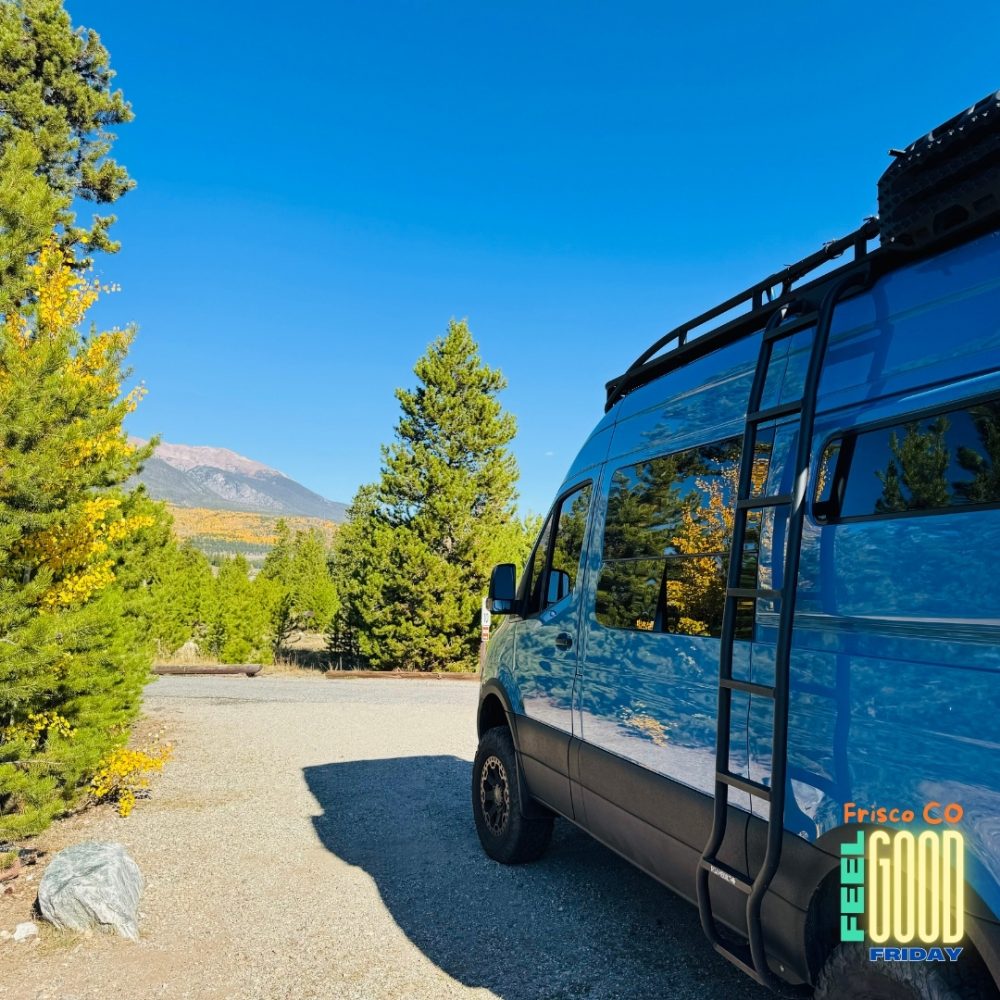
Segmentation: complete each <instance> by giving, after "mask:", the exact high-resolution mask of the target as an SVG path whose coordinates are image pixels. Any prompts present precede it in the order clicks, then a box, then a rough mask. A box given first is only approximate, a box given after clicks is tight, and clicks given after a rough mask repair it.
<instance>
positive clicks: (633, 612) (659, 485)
mask: <svg viewBox="0 0 1000 1000" xmlns="http://www.w3.org/2000/svg"><path fill="white" fill-rule="evenodd" d="M739 460H740V442H739V441H737V440H730V441H723V442H720V443H717V444H710V445H704V446H702V447H700V448H692V449H691V450H689V451H683V452H678V453H676V454H673V455H665V456H663V457H662V458H654V459H650V460H648V461H645V462H639V463H638V464H636V465H630V466H626V467H625V468H622V469H618V470H617V471H616V472H615V473H614V475H613V477H612V479H611V487H610V492H609V494H608V508H607V517H606V519H605V527H604V547H603V563H602V567H601V575H600V578H599V581H598V589H597V602H596V609H595V610H596V614H597V620H598V621H599V622H601V623H602V624H603V625H608V626H610V627H612V628H624V629H638V630H640V631H647V632H675V633H681V634H684V635H703V636H718V635H719V634H720V633H721V629H722V610H723V598H724V595H725V588H726V574H727V569H728V561H729V552H728V549H729V544H730V539H731V537H732V531H733V508H734V504H735V497H736V488H737V483H738V479H739ZM761 462H762V463H763V465H762V469H763V474H765V475H766V462H767V459H766V456H765V457H763V458H762V459H761ZM756 473H757V470H756V469H755V479H756V478H758V476H757V475H756ZM748 540H749V542H750V546H751V548H752V547H753V545H754V543H755V541H756V529H755V528H754V529H752V530H751V531H750V532H749V533H748ZM755 558H756V557H755V556H754V555H752V554H751V555H750V556H749V557H748V558H747V559H745V560H744V569H745V570H746V569H747V568H748V563H750V562H753V564H754V568H755V565H756V563H755ZM745 629H746V622H745V621H744V627H743V628H742V629H740V630H739V631H740V633H741V634H742V633H744V632H745Z"/></svg>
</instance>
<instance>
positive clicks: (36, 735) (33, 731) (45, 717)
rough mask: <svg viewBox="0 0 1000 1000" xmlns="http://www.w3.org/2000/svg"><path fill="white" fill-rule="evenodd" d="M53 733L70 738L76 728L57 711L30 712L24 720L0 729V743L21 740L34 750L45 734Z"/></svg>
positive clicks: (74, 734)
mask: <svg viewBox="0 0 1000 1000" xmlns="http://www.w3.org/2000/svg"><path fill="white" fill-rule="evenodd" d="M53 734H54V735H56V736H63V737H65V738H66V739H68V740H71V739H72V738H73V737H74V736H76V730H75V729H74V728H73V727H72V726H71V725H70V724H69V720H68V719H67V718H66V717H65V716H62V715H60V714H59V713H58V712H32V713H31V714H30V715H29V716H28V718H27V719H25V721H24V722H15V723H14V724H13V725H10V726H6V727H4V728H3V729H0V743H11V742H14V741H15V740H17V741H20V740H23V741H24V742H26V743H27V744H28V747H29V749H31V750H34V749H36V748H37V747H38V746H39V744H41V742H42V741H43V740H44V739H45V738H46V737H47V736H49V735H53Z"/></svg>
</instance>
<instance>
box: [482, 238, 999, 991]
mask: <svg viewBox="0 0 1000 1000" xmlns="http://www.w3.org/2000/svg"><path fill="white" fill-rule="evenodd" d="M998 317H1000V233H996V232H990V233H987V234H986V235H981V236H978V237H977V238H976V239H974V240H971V241H970V242H967V243H965V244H963V245H959V246H955V247H953V248H951V249H947V250H945V251H943V252H941V253H938V254H936V255H935V256H932V257H929V258H926V259H919V260H916V261H915V262H913V263H912V264H908V265H905V266H900V267H897V268H895V269H892V270H889V271H887V272H886V273H884V274H882V275H880V276H879V277H878V279H877V280H876V281H874V283H872V284H870V286H869V287H867V288H865V290H863V291H861V292H860V293H858V294H854V295H851V296H847V297H845V298H844V299H843V300H842V301H841V302H840V303H839V304H838V305H837V306H836V308H835V311H834V314H833V319H832V324H831V327H830V339H829V346H828V349H827V352H826V356H825V364H824V367H823V369H822V375H821V379H820V382H819V388H818V392H817V396H816V404H817V405H816V416H815V424H814V432H813V434H812V437H811V440H810V452H811V461H810V470H811V472H810V480H809V482H808V484H807V486H806V490H807V507H806V520H805V526H804V531H803V538H802V544H801V563H800V567H799V574H798V578H797V599H796V605H795V618H794V630H793V632H792V653H791V660H790V685H791V689H790V701H789V732H788V781H787V792H786V802H785V809H784V828H785V832H786V839H788V838H790V840H789V843H788V846H786V849H785V852H784V854H783V856H782V857H783V860H782V867H781V869H780V870H779V874H778V877H777V879H776V881H775V882H774V884H773V886H772V888H771V890H770V892H769V895H768V898H767V899H766V900H765V905H764V911H763V912H764V918H765V933H766V935H767V938H768V942H769V944H768V947H769V951H770V954H771V956H772V958H774V959H776V960H777V961H780V962H781V963H783V972H782V975H783V976H784V978H786V979H788V980H790V981H792V982H813V981H814V979H815V976H816V967H815V965H814V963H815V961H816V960H817V959H816V957H815V955H812V954H811V953H809V949H810V947H812V946H811V945H809V946H807V945H806V944H804V942H805V941H806V940H807V936H808V935H807V933H806V925H807V920H808V921H813V920H815V919H817V918H816V917H815V915H814V914H812V915H811V914H810V907H811V906H813V905H814V902H815V898H816V895H815V894H816V893H817V892H818V891H819V889H820V888H821V884H822V882H823V879H824V878H825V877H826V876H827V875H828V874H829V873H830V872H832V871H833V870H834V869H835V867H836V855H837V850H838V844H839V836H840V834H839V831H840V830H841V828H842V826H843V815H844V805H845V804H846V803H849V802H853V803H858V804H860V805H862V806H864V807H870V806H872V805H887V806H888V805H893V804H905V805H907V806H911V807H913V808H915V809H918V810H919V809H921V808H922V807H923V804H924V803H926V802H929V801H937V802H940V803H949V802H957V803H960V804H961V805H962V807H963V808H964V818H963V821H962V827H961V829H962V831H963V833H964V834H965V837H966V843H967V851H968V854H967V869H968V880H969V886H970V892H969V894H968V909H969V911H970V912H971V913H973V914H974V915H975V916H976V917H977V918H978V920H977V922H975V923H974V924H973V925H971V926H972V929H971V930H970V934H973V935H975V940H974V941H973V944H974V945H975V947H976V948H978V949H979V951H980V953H981V954H982V955H983V956H984V958H987V959H989V954H990V949H991V948H993V949H997V954H1000V931H998V928H997V914H1000V726H998V720H1000V583H998V574H997V562H996V558H997V557H996V554H997V553H1000V321H998ZM814 333H815V329H808V328H807V329H803V330H801V331H799V332H797V333H795V334H794V335H792V336H789V337H788V338H787V339H786V340H784V341H782V342H780V344H779V345H778V346H777V347H776V350H775V354H774V356H773V357H772V359H771V363H770V366H769V368H768V371H767V379H766V382H765V384H764V389H763V397H762V399H763V402H762V406H761V409H764V408H766V407H779V406H780V405H781V404H782V403H786V402H789V401H794V400H798V399H800V398H801V397H802V395H803V392H804V389H805V384H804V379H805V374H806V370H807V362H808V358H809V353H810V347H811V338H812V336H813V334H814ZM760 342H761V334H760V333H759V332H758V333H757V334H755V335H752V336H746V337H743V338H742V339H738V340H736V341H735V342H733V343H730V344H728V345H726V346H722V347H720V348H719V349H717V350H715V351H713V352H712V353H710V354H707V355H706V356H703V357H700V358H698V359H696V360H694V361H692V362H691V363H689V364H685V365H683V366H680V367H677V368H676V369H675V370H673V371H670V372H668V373H667V374H665V375H663V376H662V377H659V378H656V379H654V380H652V381H649V382H648V383H647V384H644V385H641V386H639V387H638V388H635V389H634V390H633V391H631V392H630V393H629V394H627V395H625V396H624V397H623V398H621V399H620V400H618V401H617V402H616V403H615V405H613V406H612V407H611V408H610V410H609V411H608V412H607V414H606V415H605V416H604V418H603V419H602V420H601V421H600V423H599V424H598V426H597V428H596V429H595V431H594V434H593V435H592V437H591V439H590V440H589V441H588V443H587V444H586V445H585V446H584V448H583V449H582V451H581V453H580V456H579V457H578V458H577V460H576V461H575V462H574V463H573V465H572V466H571V468H570V470H569V472H568V474H567V476H566V479H565V482H564V486H563V488H562V489H561V490H560V492H559V500H558V501H557V504H556V507H555V508H554V511H553V517H552V518H551V519H550V521H549V522H547V524H546V528H545V531H546V532H548V535H545V536H544V537H543V540H542V544H541V545H540V546H539V549H538V552H536V555H535V556H534V557H533V558H534V565H533V566H532V565H531V564H529V567H528V570H527V571H526V572H525V574H524V575H523V577H522V586H521V594H520V595H519V596H520V597H521V598H522V601H527V602H528V603H524V604H523V606H522V611H521V614H520V616H519V617H517V618H516V620H513V619H512V620H508V621H506V622H505V623H504V624H503V625H502V626H501V628H500V629H499V631H498V632H497V633H496V636H495V638H494V639H493V640H492V642H491V647H490V650H489V655H488V657H487V660H486V666H485V670H484V682H483V699H484V702H483V703H484V704H486V702H487V700H488V699H489V698H490V697H496V698H497V699H498V700H499V701H501V702H502V703H503V705H504V708H505V710H507V711H508V712H509V713H510V722H511V727H512V729H516V737H517V740H518V742H519V743H520V744H523V745H521V746H519V748H518V749H519V752H520V754H521V758H522V759H524V760H528V763H527V765H526V768H525V775H526V777H527V779H528V790H529V791H530V792H531V794H533V795H535V796H536V797H537V798H539V799H541V800H542V801H543V802H544V803H545V804H546V805H548V806H550V807H552V808H555V809H556V810H557V811H558V812H560V813H562V814H563V815H565V816H566V817H568V818H569V819H571V820H573V821H575V822H576V823H578V824H580V825H581V826H583V827H585V828H586V829H588V830H589V831H590V832H592V833H593V834H594V835H595V836H597V837H598V838H599V839H601V840H603V841H604V842H606V843H608V844H609V845H610V846H612V847H614V848H615V849H616V850H618V851H620V852H621V853H623V854H624V855H625V856H627V857H629V858H630V859H632V860H633V861H635V862H636V863H637V864H639V865H640V867H642V868H644V869H645V870H646V871H648V872H649V873H650V874H652V875H654V876H655V877H657V878H660V879H661V880H663V881H665V882H666V883H667V884H669V885H671V887H672V888H674V889H675V890H676V891H678V892H679V893H681V894H682V895H685V896H687V897H689V898H692V897H693V896H694V884H695V871H696V867H697V864H698V859H699V856H700V854H701V851H702V849H703V848H704V846H705V843H706V839H707V835H708V829H709V827H710V826H711V819H710V816H711V807H712V799H711V797H712V795H713V792H714V788H715V781H716V777H715V771H716V736H717V733H716V724H717V705H718V699H719V657H720V638H719V637H720V634H721V633H722V621H723V602H724V597H725V589H726V572H727V567H728V565H729V561H730V548H731V545H730V542H731V537H732V533H733V511H734V507H735V499H736V489H737V483H738V482H739V468H740V460H741V455H740V450H741V440H742V435H743V429H744V425H745V421H746V415H747V400H748V397H749V393H750V385H751V381H752V379H753V375H754V370H755V366H756V360H757V357H758V353H759V348H760ZM798 426H799V425H798V417H797V416H796V415H789V416H786V417H782V416H780V415H779V416H776V417H775V419H774V420H772V421H771V422H770V424H769V425H767V426H765V427H764V428H762V431H761V433H760V434H759V435H758V441H757V450H756V453H755V454H754V456H753V460H752V465H751V471H752V487H751V488H752V491H753V493H754V495H760V496H773V495H775V494H790V493H791V492H792V490H793V488H794V486H795V484H794V482H793V478H794V462H793V456H794V453H795V448H796V446H797V443H798V442H797V437H798ZM567 498H569V499H568V500H567ZM567 502H570V503H571V510H572V516H571V517H570V518H565V517H564V518H562V522H563V523H562V524H560V511H561V510H562V509H563V508H564V506H565V504H566V503H567ZM785 522H786V519H785V518H784V517H783V516H782V515H781V514H780V513H779V512H777V511H776V509H775V508H774V507H771V508H764V509H761V510H759V511H755V512H754V513H753V514H752V515H751V516H750V519H749V522H748V526H747V536H746V545H745V546H744V552H743V557H742V563H741V565H742V570H743V576H742V577H741V579H740V586H741V587H744V588H747V589H752V588H761V589H768V588H770V589H775V590H777V589H778V588H780V587H781V586H782V583H783V581H782V569H783V564H784V557H785V532H786V525H785ZM553 532H554V533H555V540H554V542H553V541H552V537H551V536H552V534H553ZM547 545H548V546H550V547H552V550H553V551H554V553H555V555H554V556H553V557H552V559H551V560H550V562H549V564H548V565H549V566H550V567H551V568H553V569H556V568H557V569H561V570H563V571H566V572H568V573H569V575H570V577H571V586H570V588H569V590H568V591H567V593H565V594H552V595H550V596H552V597H553V598H554V599H553V600H551V601H546V600H544V599H542V600H540V601H535V603H534V604H532V603H530V595H529V594H528V593H527V589H526V588H527V587H528V582H527V581H529V580H530V579H531V574H532V573H535V574H536V575H537V574H538V573H539V568H538V567H539V565H540V564H543V560H544V555H543V553H544V551H545V548H546V546H547ZM553 546H554V547H553ZM540 553H542V554H540ZM545 571H546V570H545V569H544V565H543V569H542V570H541V572H542V574H543V575H544V572H545ZM542 586H543V589H544V583H543V584H542ZM777 629H778V604H777V601H776V600H773V599H766V598H763V597H761V598H758V599H754V600H749V599H748V600H744V601H742V603H741V604H740V607H739V613H738V615H737V617H736V627H735V639H734V643H733V676H734V677H735V678H737V679H739V680H744V681H748V682H751V684H758V685H771V684H773V683H774V681H775V641H776V638H777ZM552 633H558V634H565V635H566V636H567V639H566V640H564V641H571V642H572V645H571V646H570V647H568V648H567V649H565V650H563V652H562V653H561V655H559V656H555V655H553V647H552V645H551V639H550V638H549V636H550V635H551V634H552ZM529 693H530V697H529ZM773 704H774V703H773V701H771V700H770V699H769V698H767V697H763V696H761V695H760V694H757V693H753V692H752V691H749V690H748V691H735V692H734V693H733V698H732V712H731V721H730V740H729V745H730V748H731V749H730V759H729V770H730V771H731V772H732V773H733V774H735V775H737V776H743V777H745V778H748V779H751V780H752V781H755V782H759V783H761V784H763V785H765V786H766V785H769V784H770V774H771V754H772V750H771V744H772V711H773ZM481 728H482V720H481ZM551 729H558V730H559V737H558V738H555V737H553V736H552V734H551V732H550V731H549V730H551ZM526 748H527V749H526ZM542 768H544V769H545V787H546V788H548V789H550V790H554V791H550V793H549V794H548V795H545V794H541V793H538V791H537V789H536V787H535V786H534V785H533V784H532V781H531V776H532V775H533V774H538V773H539V772H540V769H542ZM729 800H730V804H731V806H732V807H734V810H735V814H736V815H735V816H734V818H732V819H731V820H730V824H729V829H728V831H727V837H726V841H725V844H724V846H723V849H722V852H721V853H720V855H719V857H720V858H721V859H722V860H724V861H725V862H726V863H727V864H729V865H731V866H732V868H733V869H735V870H737V871H749V872H751V873H752V872H754V871H756V870H757V868H758V867H759V866H760V864H761V859H762V856H763V833H762V831H763V830H764V829H765V827H764V823H763V822H758V821H763V820H766V819H767V815H768V814H767V803H766V801H763V800H762V799H761V798H758V797H754V798H753V800H752V801H751V797H750V796H749V795H747V794H745V793H744V792H742V791H740V790H739V789H737V788H734V789H733V790H731V792H730V799H729ZM740 817H742V819H741V818H740ZM806 883H808V884H806ZM718 906H719V919H720V920H722V921H723V922H726V923H729V924H730V925H731V926H732V927H733V928H735V929H736V930H738V931H740V930H744V929H745V926H746V925H745V918H744V917H743V911H742V908H741V906H739V905H736V906H731V907H728V908H727V906H728V904H727V903H726V902H725V901H724V900H722V899H721V898H720V899H719V901H718ZM834 909H836V908H835V907H834ZM827 916H829V915H827ZM768 921H770V926H767V925H768ZM809 926H812V924H810V925H809ZM991 961H992V960H991Z"/></svg>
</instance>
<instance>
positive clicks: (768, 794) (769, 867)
mask: <svg viewBox="0 0 1000 1000" xmlns="http://www.w3.org/2000/svg"><path fill="white" fill-rule="evenodd" d="M867 281H868V277H867V269H865V270H862V271H855V272H853V273H851V274H847V275H845V276H844V277H842V278H841V279H840V280H839V281H837V282H836V283H835V284H833V285H832V286H831V287H830V288H829V290H828V291H827V292H826V294H825V296H824V297H823V301H822V302H821V304H820V306H819V308H818V309H816V308H814V307H812V306H809V305H808V304H807V303H805V302H801V301H793V302H790V303H789V304H788V305H787V306H786V307H784V308H783V309H780V310H778V311H776V312H774V313H772V315H771V318H770V319H769V320H768V322H767V326H766V327H765V328H764V332H763V334H762V337H761V344H760V353H759V354H758V357H757V367H756V370H755V371H754V377H753V384H752V385H751V388H750V398H749V401H748V404H747V418H746V424H745V426H744V430H743V449H742V452H741V455H740V472H739V483H738V486H737V490H736V503H735V515H734V520H733V538H732V543H731V546H732V547H731V549H730V557H729V571H728V581H727V587H726V595H725V603H724V607H723V617H722V634H721V640H720V649H719V701H718V713H717V716H716V743H715V808H714V813H713V819H712V832H711V834H710V835H709V838H708V843H707V844H706V845H705V850H704V851H703V852H702V856H701V861H700V862H699V865H698V870H697V874H696V886H697V895H698V910H699V913H700V915H701V925H702V928H703V930H704V931H705V935H706V936H707V937H708V939H709V941H711V942H712V945H713V946H714V948H715V950H716V951H718V952H719V953H720V954H721V955H723V956H725V957H726V958H727V959H728V960H729V961H730V962H732V963H733V965H735V966H736V967H737V968H739V969H742V970H743V972H745V973H746V974H747V975H748V976H750V977H752V978H753V979H755V980H756V981H757V982H758V983H760V984H761V985H762V986H767V987H768V988H770V989H772V990H773V991H774V992H776V993H778V994H780V995H782V996H788V997H801V996H809V995H810V993H811V990H809V989H808V988H807V987H793V986H790V985H789V984H788V983H786V982H785V981H784V980H783V979H781V978H780V977H779V976H778V975H776V974H775V973H774V972H772V971H771V968H770V966H769V965H768V961H767V954H766V948H765V943H764V929H763V925H762V922H761V905H762V904H763V902H764V897H765V895H766V894H767V892H768V890H769V889H770V887H771V883H772V882H773V881H774V876H775V873H776V872H777V870H778V865H779V863H780V861H781V847H782V837H783V834H784V826H785V824H784V817H785V792H786V787H785V785H786V779H787V770H788V693H789V661H790V653H791V644H792V628H793V625H794V617H795V592H796V583H797V581H798V575H799V558H800V555H801V550H802V528H803V523H804V519H805V500H806V489H807V486H808V483H809V480H810V465H811V461H810V460H811V450H812V434H813V423H814V418H815V416H816V393H817V390H818V388H819V379H820V374H821V373H822V370H823V362H824V359H825V357H826V348H827V343H828V341H829V339H830V326H831V323H832V321H833V312H834V307H835V306H836V304H837V301H838V300H839V299H840V297H841V296H842V295H843V294H844V293H845V292H847V291H848V290H850V289H852V288H856V289H858V290H860V288H861V287H862V286H863V285H865V284H866V283H867ZM810 327H813V330H814V332H813V336H812V345H811V349H810V353H809V363H808V367H807V369H806V377H805V383H804V387H803V393H802V398H801V399H799V400H796V401H794V402H786V403H780V404H778V405H776V406H769V407H766V408H761V402H762V400H763V397H764V389H765V386H766V384H767V376H768V372H769V369H770V367H771V358H772V354H773V352H774V346H775V344H776V343H778V342H780V341H783V340H786V339H787V338H789V337H791V336H793V335H794V334H796V333H799V332H801V331H802V330H806V329H809V328H810ZM794 416H797V417H798V425H799V426H798V440H797V445H796V448H795V456H794V466H793V468H792V473H793V475H792V477H791V482H792V484H793V485H792V492H791V493H782V494H774V495H770V496H767V495H764V496H761V495H754V492H753V473H754V456H755V454H756V448H757V439H758V432H759V431H760V428H761V426H762V425H763V424H765V423H768V422H770V421H773V420H778V419H783V418H786V417H794ZM765 508H773V509H775V510H776V511H780V510H781V509H785V510H786V511H787V514H786V521H785V525H786V526H785V561H784V567H783V573H782V577H781V586H780V588H778V589H764V588H761V587H756V586H755V587H745V586H741V581H742V580H743V579H744V577H743V555H744V545H745V542H746V535H747V525H748V521H749V518H750V514H751V512H754V511H763V510H764V509H765ZM777 516H780V515H778V514H776V517H777ZM748 599H749V600H753V601H754V602H755V603H756V601H757V600H759V599H766V600H772V601H777V602H778V603H779V617H778V633H777V637H776V640H775V654H774V661H775V662H774V684H773V685H768V684H757V683H754V682H752V681H749V680H742V679H740V678H737V677H734V676H733V653H734V649H735V643H736V617H737V608H738V605H739V604H740V602H745V601H746V600H748ZM734 691H739V692H742V693H745V694H749V695H750V697H751V698H753V697H757V698H765V699H767V700H768V701H770V702H772V710H773V723H772V738H771V777H770V783H769V784H762V783H760V782H758V781H752V780H750V778H749V776H743V775H739V774H735V773H733V772H732V771H731V770H730V763H729V758H730V721H731V717H732V698H733V692H734ZM730 788H735V789H737V790H738V791H741V792H745V793H746V794H747V795H749V796H750V797H751V800H752V799H754V798H757V799H760V800H761V801H765V802H767V803H768V805H769V812H768V819H767V848H766V850H765V852H764V861H763V863H762V864H761V867H760V870H759V871H758V872H757V874H756V875H751V874H750V873H748V872H742V871H737V870H736V869H734V868H732V867H731V866H729V865H726V864H724V863H723V862H722V861H720V860H719V856H718V852H719V849H720V847H721V846H722V842H723V840H724V838H725V835H726V823H727V818H728V806H729V790H730ZM747 862H748V863H749V858H747ZM713 887H714V890H715V891H716V892H720V893H727V892H738V893H740V894H742V895H745V896H746V926H747V934H746V938H747V940H746V943H745V944H739V945H733V944H730V943H729V942H727V941H726V940H724V939H723V938H722V937H721V936H720V934H719V930H718V924H717V921H716V919H715V914H714V912H713V910H712V891H713Z"/></svg>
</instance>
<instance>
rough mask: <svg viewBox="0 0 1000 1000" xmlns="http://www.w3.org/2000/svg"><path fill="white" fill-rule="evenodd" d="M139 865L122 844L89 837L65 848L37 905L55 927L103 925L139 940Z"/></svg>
mask: <svg viewBox="0 0 1000 1000" xmlns="http://www.w3.org/2000/svg"><path fill="white" fill-rule="evenodd" d="M144 884H145V883H144V882H143V878H142V873H141V872H140V871H139V866H138V865H137V864H136V863H135V862H134V861H133V860H132V859H131V858H130V857H129V856H128V854H126V853H125V848H124V847H123V846H122V845H121V844H113V843H105V844H101V843H93V842H91V843H84V844H76V845H75V846H74V847H67V848H66V850H64V851H60V852H59V853H58V854H57V855H56V856H55V857H54V858H53V859H52V861H51V862H50V863H49V866H48V868H46V869H45V874H44V875H43V876H42V880H41V882H40V883H39V885H38V908H39V910H41V913H42V916H43V917H44V918H45V919H46V920H48V921H49V923H51V924H55V926H56V927H62V928H65V929H68V930H74V931H83V930H87V929H88V928H90V927H94V926H95V925H96V926H100V927H101V928H103V929H105V930H116V931H117V932H118V933H119V934H121V935H122V937H127V938H129V939H130V940H132V941H138V940H139V922H138V917H139V898H140V897H141V896H142V890H143V886H144Z"/></svg>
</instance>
